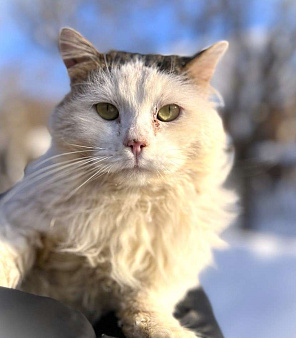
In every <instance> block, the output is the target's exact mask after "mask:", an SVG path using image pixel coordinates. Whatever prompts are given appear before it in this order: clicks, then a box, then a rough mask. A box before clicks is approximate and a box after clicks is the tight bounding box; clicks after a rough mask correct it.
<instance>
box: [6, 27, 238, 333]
mask: <svg viewBox="0 0 296 338" xmlns="http://www.w3.org/2000/svg"><path fill="white" fill-rule="evenodd" d="M227 47H228V43H227V42H225V41H221V42H218V43H216V44H214V45H212V46H211V47H209V48H207V49H205V50H203V51H201V52H199V53H197V54H196V55H194V56H193V57H181V56H175V55H173V56H163V55H142V54H136V53H126V52H117V51H111V52H109V53H107V54H103V53H99V52H98V51H97V50H96V49H95V47H94V46H93V45H92V44H91V43H90V42H89V41H87V40H86V39H85V38H84V37H83V36H82V35H80V33H78V32H76V31H75V30H73V29H70V28H63V29H62V30H61V32H60V38H59V48H60V53H61V56H62V59H63V61H64V64H65V66H66V68H67V71H68V74H69V77H70V83H71V91H70V93H69V94H68V95H66V97H65V98H64V99H63V100H62V102H61V103H60V104H59V105H58V106H57V107H56V109H55V111H54V112H53V114H52V116H51V119H50V132H51V135H52V143H51V146H50V149H49V150H48V151H47V153H46V154H45V155H43V156H42V157H41V158H40V159H39V160H37V161H36V162H33V163H31V164H30V165H29V166H28V167H27V169H26V171H25V177H24V179H23V180H22V181H20V182H19V183H18V184H16V186H14V187H13V188H12V189H11V191H9V192H8V193H7V194H6V196H5V197H4V198H2V201H1V204H0V285H2V286H5V287H11V288H18V289H20V290H23V291H27V292H31V293H35V294H39V295H44V296H49V297H52V298H55V299H58V300H60V301H62V302H63V303H65V304H68V305H70V306H72V307H74V308H76V309H79V310H81V311H82V312H83V313H84V314H86V316H87V317H88V318H89V319H90V320H91V321H95V320H97V319H98V318H99V317H100V316H101V315H102V314H104V313H106V312H108V311H110V310H114V311H116V313H117V316H118V318H119V320H120V322H121V324H122V328H123V331H124V333H125V335H126V336H127V337H129V338H131V337H138V338H141V337H151V338H156V337H171V338H177V337H178V338H191V337H197V334H195V333H194V332H192V331H190V330H188V329H187V328H185V327H182V326H181V325H180V323H179V322H178V321H177V320H176V319H175V318H174V317H173V311H174V308H175V305H176V304H177V303H178V302H179V301H180V300H181V299H182V298H183V297H184V295H185V294H186V292H187V291H188V290H189V289H190V288H193V287H196V286H197V284H198V274H199V272H200V271H201V270H202V269H203V268H204V267H205V266H207V265H208V264H210V263H211V260H212V258H211V248H212V247H214V246H219V245H220V244H221V243H222V241H221V240H220V239H219V233H220V232H221V230H222V229H224V228H225V226H227V225H228V224H229V223H230V222H231V221H232V220H233V219H234V217H235V212H234V211H233V206H234V205H235V202H236V194H235V193H234V192H233V191H229V190H226V189H225V188H224V187H223V183H224V181H225V179H226V177H227V176H228V173H229V171H230V169H231V167H232V156H230V155H229V153H228V152H227V136H226V133H225V131H224V128H223V123H222V120H221V117H220V116H219V114H218V113H217V111H216V109H215V104H214V103H213V102H212V101H211V99H210V97H211V94H212V93H213V91H214V89H213V88H212V87H211V85H210V80H211V78H212V76H213V74H214V71H215V68H216V65H217V63H218V61H219V60H220V58H221V57H222V55H223V54H224V53H225V51H226V49H227Z"/></svg>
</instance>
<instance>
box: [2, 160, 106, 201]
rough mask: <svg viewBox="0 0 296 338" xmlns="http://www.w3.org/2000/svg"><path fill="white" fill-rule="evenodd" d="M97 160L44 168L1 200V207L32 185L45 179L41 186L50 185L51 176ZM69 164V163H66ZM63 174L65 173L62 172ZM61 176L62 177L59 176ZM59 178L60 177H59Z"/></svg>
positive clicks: (78, 161)
mask: <svg viewBox="0 0 296 338" xmlns="http://www.w3.org/2000/svg"><path fill="white" fill-rule="evenodd" d="M94 160H95V158H93V157H92V158H89V157H88V158H80V159H74V160H69V161H70V162H71V163H67V164H63V163H62V165H61V164H60V163H56V164H53V165H52V166H49V167H50V169H49V167H46V168H42V169H40V170H39V171H37V172H33V173H32V174H30V175H29V176H27V177H25V178H24V181H23V182H21V183H20V185H19V186H16V187H15V188H14V189H13V190H12V191H11V192H10V193H8V194H7V195H5V196H4V198H2V199H1V205H3V204H5V203H7V202H8V201H9V200H10V199H11V198H12V197H13V196H15V194H16V193H18V192H20V191H22V190H23V189H26V188H28V187H29V186H30V185H32V184H34V183H36V182H38V181H40V180H42V179H45V181H44V182H39V185H40V183H41V184H45V183H46V184H48V183H49V182H48V180H46V179H47V178H50V175H54V174H56V173H59V172H61V171H64V170H65V169H69V168H70V167H72V166H74V165H77V166H76V167H74V168H73V169H74V170H76V169H77V168H79V167H81V166H83V165H85V164H87V163H89V162H91V161H94ZM100 160H105V158H103V159H100ZM66 162H67V161H66ZM62 173H63V172H62ZM59 176H60V175H59ZM59 176H58V177H59ZM56 178H57V176H54V177H53V180H54V179H56Z"/></svg>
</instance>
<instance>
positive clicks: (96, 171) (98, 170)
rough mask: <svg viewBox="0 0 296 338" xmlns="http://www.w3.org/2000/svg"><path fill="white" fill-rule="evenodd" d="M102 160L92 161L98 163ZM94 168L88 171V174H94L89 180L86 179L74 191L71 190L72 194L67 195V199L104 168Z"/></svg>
mask: <svg viewBox="0 0 296 338" xmlns="http://www.w3.org/2000/svg"><path fill="white" fill-rule="evenodd" d="M99 162H100V161H97V162H94V163H92V164H93V165H96V164H97V163H99ZM94 170H95V173H94V174H92V172H93V171H94ZM94 170H91V171H88V172H87V174H90V173H91V174H92V175H91V176H90V177H89V178H88V179H87V180H85V181H84V182H83V183H82V184H80V185H79V186H78V187H77V188H76V189H74V191H72V192H71V194H70V195H68V196H66V200H68V199H70V198H71V197H72V196H73V195H75V194H76V192H77V191H78V190H79V189H80V188H82V187H83V186H84V185H85V184H87V183H88V182H89V181H91V180H92V178H93V177H95V176H96V175H97V174H98V173H99V172H102V170H103V168H100V169H97V168H94Z"/></svg>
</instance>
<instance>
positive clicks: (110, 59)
mask: <svg viewBox="0 0 296 338" xmlns="http://www.w3.org/2000/svg"><path fill="white" fill-rule="evenodd" d="M200 53H202V52H200ZM200 53H198V54H200ZM198 54H196V55H194V56H193V57H184V56H178V55H160V54H139V53H128V52H119V51H110V52H109V53H107V54H100V55H99V65H100V67H102V68H103V69H104V68H107V67H108V68H109V69H111V68H112V67H114V66H115V67H116V66H117V65H123V64H125V63H128V62H129V61H132V60H141V61H142V62H143V63H144V64H145V66H147V67H156V68H158V69H159V70H160V71H163V72H168V73H176V74H180V73H182V72H183V71H184V69H185V67H186V65H187V63H188V62H190V61H191V60H192V58H194V57H196V56H198Z"/></svg>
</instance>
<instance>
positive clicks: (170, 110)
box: [157, 104, 181, 122]
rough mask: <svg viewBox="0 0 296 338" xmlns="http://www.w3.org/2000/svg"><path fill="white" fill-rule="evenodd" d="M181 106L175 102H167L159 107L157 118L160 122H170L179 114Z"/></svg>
mask: <svg viewBox="0 0 296 338" xmlns="http://www.w3.org/2000/svg"><path fill="white" fill-rule="evenodd" d="M180 111H181V108H180V107H179V106H177V105H176V104H168V105H166V106H164V107H162V108H160V109H159V111H158V114H157V118H158V119H159V120H160V121H162V122H171V121H173V120H175V119H176V118H177V117H178V116H179V115H180Z"/></svg>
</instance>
